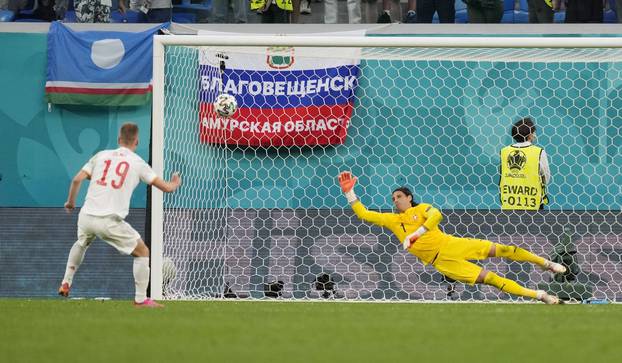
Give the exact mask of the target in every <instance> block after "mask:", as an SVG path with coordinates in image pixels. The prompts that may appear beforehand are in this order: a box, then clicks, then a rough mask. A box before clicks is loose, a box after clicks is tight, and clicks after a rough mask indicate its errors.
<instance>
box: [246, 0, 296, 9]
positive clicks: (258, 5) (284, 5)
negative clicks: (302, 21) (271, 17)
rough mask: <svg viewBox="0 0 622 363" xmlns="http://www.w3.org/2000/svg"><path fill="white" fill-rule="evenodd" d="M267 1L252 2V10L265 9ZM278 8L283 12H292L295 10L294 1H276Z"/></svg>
mask: <svg viewBox="0 0 622 363" xmlns="http://www.w3.org/2000/svg"><path fill="white" fill-rule="evenodd" d="M266 1H267V0H251V10H257V9H263V8H264V7H265V6H266ZM274 2H275V3H276V6H278V7H279V8H281V9H283V10H287V11H292V10H293V9H294V7H293V5H292V0H275V1H274Z"/></svg>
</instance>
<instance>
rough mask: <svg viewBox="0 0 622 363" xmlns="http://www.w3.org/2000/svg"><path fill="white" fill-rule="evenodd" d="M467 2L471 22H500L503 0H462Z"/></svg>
mask: <svg viewBox="0 0 622 363" xmlns="http://www.w3.org/2000/svg"><path fill="white" fill-rule="evenodd" d="M462 1H463V2H464V3H465V4H467V14H468V16H469V23H500V22H501V18H503V0H462Z"/></svg>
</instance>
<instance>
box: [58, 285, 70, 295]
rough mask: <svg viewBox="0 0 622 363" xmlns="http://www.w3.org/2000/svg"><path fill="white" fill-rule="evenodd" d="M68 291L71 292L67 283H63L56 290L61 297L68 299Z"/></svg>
mask: <svg viewBox="0 0 622 363" xmlns="http://www.w3.org/2000/svg"><path fill="white" fill-rule="evenodd" d="M69 290H71V287H70V286H69V283H67V282H63V284H62V285H60V287H59V288H58V294H59V295H60V296H62V297H69Z"/></svg>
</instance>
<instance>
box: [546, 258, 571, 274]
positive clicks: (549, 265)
mask: <svg viewBox="0 0 622 363" xmlns="http://www.w3.org/2000/svg"><path fill="white" fill-rule="evenodd" d="M544 268H545V269H547V270H549V271H551V272H552V273H554V274H563V273H564V272H566V267H565V266H564V265H562V264H559V263H557V262H553V261H546V263H545V264H544Z"/></svg>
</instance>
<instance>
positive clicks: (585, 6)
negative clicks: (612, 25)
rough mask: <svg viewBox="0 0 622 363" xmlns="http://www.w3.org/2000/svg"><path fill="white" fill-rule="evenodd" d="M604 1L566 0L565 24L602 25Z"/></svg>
mask: <svg viewBox="0 0 622 363" xmlns="http://www.w3.org/2000/svg"><path fill="white" fill-rule="evenodd" d="M604 6H605V0H566V23H602V22H603V8H604Z"/></svg>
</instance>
